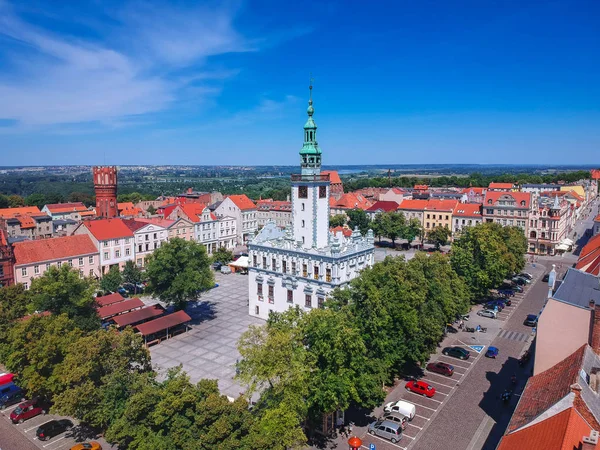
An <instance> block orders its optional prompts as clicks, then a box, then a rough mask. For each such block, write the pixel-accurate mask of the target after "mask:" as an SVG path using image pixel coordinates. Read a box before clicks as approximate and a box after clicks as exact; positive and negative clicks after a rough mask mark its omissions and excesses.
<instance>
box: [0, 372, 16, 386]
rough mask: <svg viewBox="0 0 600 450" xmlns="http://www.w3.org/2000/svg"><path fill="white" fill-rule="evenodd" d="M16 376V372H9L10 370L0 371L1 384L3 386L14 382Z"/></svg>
mask: <svg viewBox="0 0 600 450" xmlns="http://www.w3.org/2000/svg"><path fill="white" fill-rule="evenodd" d="M14 377H15V374H14V373H8V372H4V373H0V386H2V385H3V384H9V383H12V381H13V379H14Z"/></svg>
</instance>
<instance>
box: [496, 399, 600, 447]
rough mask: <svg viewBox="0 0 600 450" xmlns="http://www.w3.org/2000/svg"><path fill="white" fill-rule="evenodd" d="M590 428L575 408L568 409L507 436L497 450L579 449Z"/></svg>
mask: <svg viewBox="0 0 600 450" xmlns="http://www.w3.org/2000/svg"><path fill="white" fill-rule="evenodd" d="M590 431H592V428H591V427H590V425H589V424H588V423H587V422H586V421H585V420H584V419H583V417H582V416H581V415H580V414H579V413H578V412H577V410H576V409H575V408H568V409H565V410H564V411H561V412H559V413H558V414H555V415H553V416H551V417H550V418H548V419H546V420H543V421H541V422H539V423H536V424H534V425H531V426H529V427H526V428H523V429H521V430H519V431H515V432H513V433H510V434H507V435H506V436H504V437H503V438H502V440H501V441H500V445H499V446H498V448H497V450H521V449H523V450H525V449H526V450H573V449H577V448H581V445H582V439H583V437H584V436H589V435H590Z"/></svg>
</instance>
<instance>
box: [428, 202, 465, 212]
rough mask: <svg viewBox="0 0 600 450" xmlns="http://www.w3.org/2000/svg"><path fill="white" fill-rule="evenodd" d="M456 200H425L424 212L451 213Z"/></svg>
mask: <svg viewBox="0 0 600 450" xmlns="http://www.w3.org/2000/svg"><path fill="white" fill-rule="evenodd" d="M457 203H458V200H438V199H430V200H427V204H426V205H425V211H453V210H454V208H455V207H456V204H457Z"/></svg>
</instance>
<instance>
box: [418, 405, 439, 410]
mask: <svg viewBox="0 0 600 450" xmlns="http://www.w3.org/2000/svg"><path fill="white" fill-rule="evenodd" d="M416 406H420V407H421V408H425V409H430V410H432V411H437V408H430V407H429V406H423V405H416Z"/></svg>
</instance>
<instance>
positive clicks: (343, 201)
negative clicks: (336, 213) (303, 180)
mask: <svg viewBox="0 0 600 450" xmlns="http://www.w3.org/2000/svg"><path fill="white" fill-rule="evenodd" d="M331 198H332V197H330V198H329V204H330V205H331V206H333V207H335V208H346V209H354V208H358V209H364V210H366V209H368V208H370V207H371V205H372V203H371V202H370V201H369V200H367V199H366V198H365V197H364V196H363V195H362V194H356V193H355V192H348V193H346V194H343V195H342V196H341V197H340V198H339V199H337V200H335V198H334V200H335V201H334V202H333V204H332V202H331Z"/></svg>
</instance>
